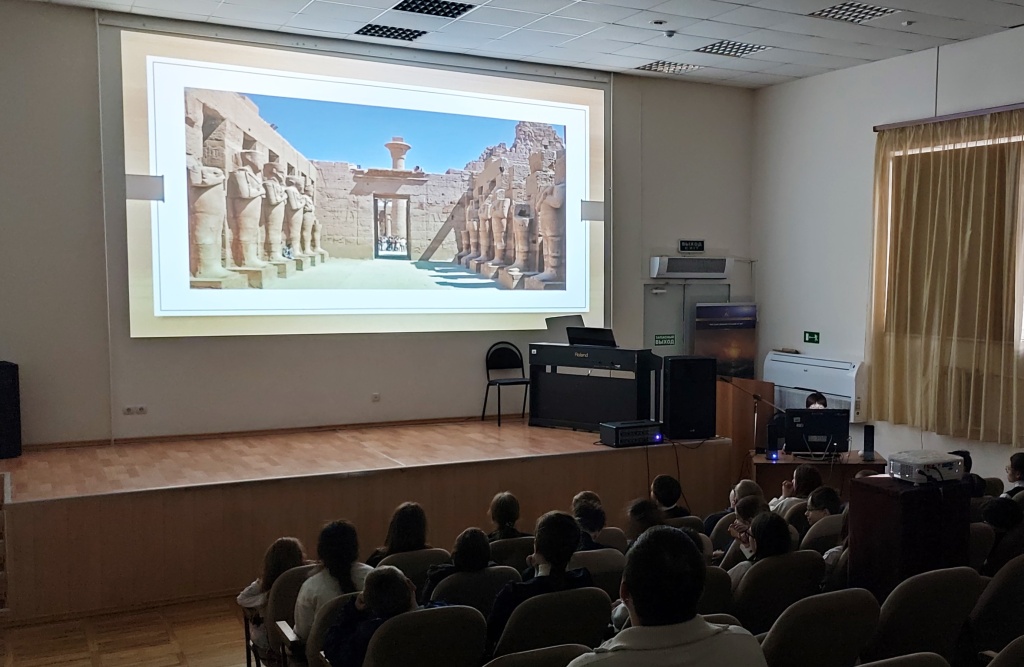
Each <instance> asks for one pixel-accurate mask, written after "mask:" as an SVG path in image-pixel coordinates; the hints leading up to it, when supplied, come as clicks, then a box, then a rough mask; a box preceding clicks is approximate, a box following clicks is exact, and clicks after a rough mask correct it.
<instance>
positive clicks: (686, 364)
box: [662, 357, 718, 440]
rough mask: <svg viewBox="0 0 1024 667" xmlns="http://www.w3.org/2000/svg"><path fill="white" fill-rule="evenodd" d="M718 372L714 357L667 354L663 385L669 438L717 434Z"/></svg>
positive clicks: (711, 436) (695, 437) (678, 438)
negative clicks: (716, 393)
mask: <svg viewBox="0 0 1024 667" xmlns="http://www.w3.org/2000/svg"><path fill="white" fill-rule="evenodd" d="M717 371H718V368H717V363H716V362H715V359H714V358H713V357H665V367H664V370H663V371H662V373H663V376H662V377H663V384H662V386H663V391H664V407H665V409H664V412H663V421H664V423H665V429H664V435H665V437H666V439H668V440H703V439H705V438H713V437H715V403H716V402H715V391H716V387H715V378H716V377H717Z"/></svg>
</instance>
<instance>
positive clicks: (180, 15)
mask: <svg viewBox="0 0 1024 667" xmlns="http://www.w3.org/2000/svg"><path fill="white" fill-rule="evenodd" d="M60 4H62V5H64V4H67V3H66V2H64V1H63V0H61V3H60ZM90 6H92V5H90ZM97 9H103V7H97ZM110 9H111V10H114V9H116V10H117V11H122V12H123V11H127V10H128V8H127V7H120V6H119V7H116V8H115V7H111V8H110ZM132 13H133V14H140V15H145V16H158V17H160V18H164V19H177V20H179V21H196V22H198V23H204V22H205V21H207V19H209V18H210V17H209V16H207V15H206V14H189V13H188V12H176V11H174V10H173V9H154V8H152V7H146V8H139V9H133V10H132Z"/></svg>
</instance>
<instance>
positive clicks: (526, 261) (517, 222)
mask: <svg viewBox="0 0 1024 667" xmlns="http://www.w3.org/2000/svg"><path fill="white" fill-rule="evenodd" d="M512 234H513V236H514V237H515V244H516V261H515V263H514V264H513V265H512V266H510V267H508V272H509V273H523V272H525V271H529V270H530V266H531V264H530V209H529V207H528V206H526V205H525V204H523V205H521V206H516V209H515V213H514V215H513V217H512Z"/></svg>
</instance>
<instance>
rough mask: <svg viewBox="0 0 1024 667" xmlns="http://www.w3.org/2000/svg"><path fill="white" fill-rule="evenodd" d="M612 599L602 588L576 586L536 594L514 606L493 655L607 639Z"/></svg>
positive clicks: (593, 643)
mask: <svg viewBox="0 0 1024 667" xmlns="http://www.w3.org/2000/svg"><path fill="white" fill-rule="evenodd" d="M611 604H612V603H611V599H610V598H609V597H608V594H607V593H605V592H604V591H602V590H601V589H600V588H577V589H574V590H569V591H558V592H557V593H545V594H543V595H536V596H534V597H532V598H530V599H528V600H526V601H524V602H523V603H522V604H520V605H519V606H518V607H516V608H515V611H513V612H512V616H511V617H510V618H509V619H508V624H507V625H506V626H505V630H504V632H502V633H501V639H499V640H498V645H497V647H495V649H494V655H495V656H499V655H505V654H507V653H518V652H520V651H529V650H530V649H535V648H544V647H546V646H558V645H559V644H582V645H584V646H589V647H591V648H593V647H595V646H597V645H598V644H600V643H601V641H602V640H603V639H604V633H605V630H606V629H607V627H608V623H609V622H610V621H611V615H612V614H611V609H612V607H611Z"/></svg>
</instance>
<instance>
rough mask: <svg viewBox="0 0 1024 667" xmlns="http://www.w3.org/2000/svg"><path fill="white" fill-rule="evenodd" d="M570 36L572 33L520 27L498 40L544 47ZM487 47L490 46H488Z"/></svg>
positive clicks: (559, 42)
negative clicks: (564, 33)
mask: <svg viewBox="0 0 1024 667" xmlns="http://www.w3.org/2000/svg"><path fill="white" fill-rule="evenodd" d="M572 38H573V36H572V35H562V34H559V33H557V32H541V31H540V30H531V29H527V28H520V29H519V30H516V31H515V32H510V33H508V34H507V35H505V36H504V37H502V38H501V39H500V40H499V41H502V42H510V41H511V42H518V43H520V44H523V45H525V46H529V47H538V48H546V47H549V46H554V45H555V44H561V43H562V42H565V41H568V40H570V39H572ZM487 48H491V47H490V46H488V47H487Z"/></svg>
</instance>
